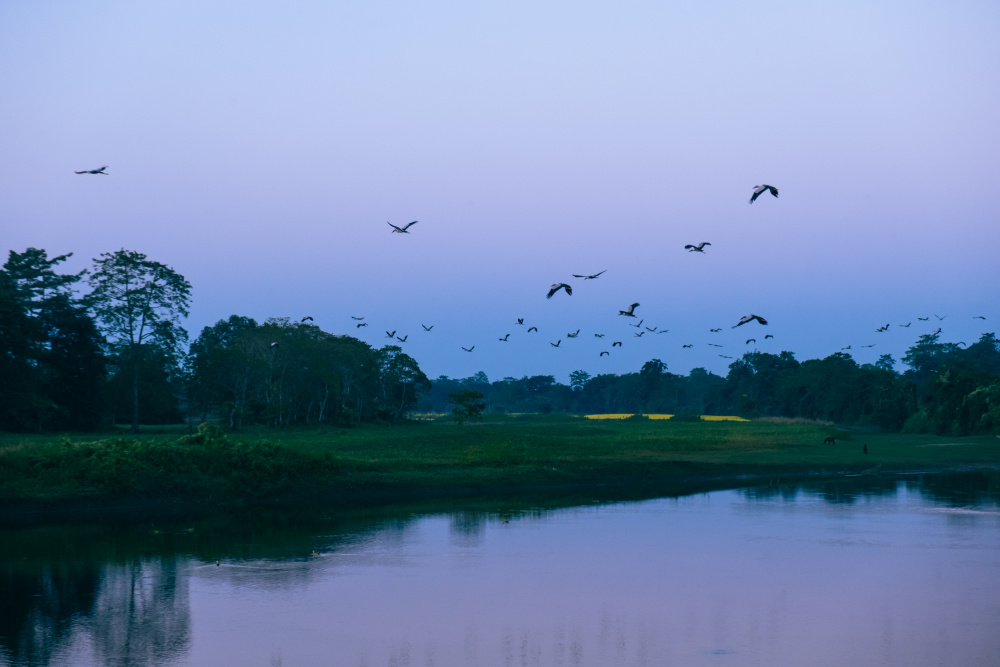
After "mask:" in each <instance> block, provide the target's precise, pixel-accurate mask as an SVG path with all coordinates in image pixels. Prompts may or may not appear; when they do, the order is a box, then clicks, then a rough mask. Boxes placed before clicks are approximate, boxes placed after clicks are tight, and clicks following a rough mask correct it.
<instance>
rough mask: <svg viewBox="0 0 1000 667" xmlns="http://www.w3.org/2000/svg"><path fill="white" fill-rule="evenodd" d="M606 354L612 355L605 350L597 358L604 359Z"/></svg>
mask: <svg viewBox="0 0 1000 667" xmlns="http://www.w3.org/2000/svg"><path fill="white" fill-rule="evenodd" d="M605 354H607V355H610V354H611V353H610V352H608V351H607V350H604V351H603V352H601V353H600V354H599V355H597V356H599V357H603V356H604V355H605Z"/></svg>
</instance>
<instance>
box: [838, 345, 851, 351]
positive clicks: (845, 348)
mask: <svg viewBox="0 0 1000 667" xmlns="http://www.w3.org/2000/svg"><path fill="white" fill-rule="evenodd" d="M840 349H841V350H849V349H851V346H850V345H848V346H847V347H842V348H840Z"/></svg>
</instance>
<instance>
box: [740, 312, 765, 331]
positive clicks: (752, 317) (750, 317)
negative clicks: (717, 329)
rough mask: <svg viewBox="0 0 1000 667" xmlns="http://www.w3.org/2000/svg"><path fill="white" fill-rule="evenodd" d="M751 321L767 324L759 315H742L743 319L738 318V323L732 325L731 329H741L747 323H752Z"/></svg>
mask: <svg viewBox="0 0 1000 667" xmlns="http://www.w3.org/2000/svg"><path fill="white" fill-rule="evenodd" d="M753 320H757V321H758V322H760V323H761V324H767V320H765V319H764V318H763V317H761V316H760V315H744V316H743V317H741V318H740V321H739V322H737V323H736V324H734V325H733V328H734V329H735V328H736V327H741V326H743V325H744V324H746V323H747V322H752V321H753Z"/></svg>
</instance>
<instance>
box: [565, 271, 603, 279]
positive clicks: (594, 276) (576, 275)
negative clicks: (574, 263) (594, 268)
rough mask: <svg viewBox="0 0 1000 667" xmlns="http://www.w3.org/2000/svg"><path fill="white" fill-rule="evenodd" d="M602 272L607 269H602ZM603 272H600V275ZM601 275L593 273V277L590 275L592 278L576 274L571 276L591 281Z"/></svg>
mask: <svg viewBox="0 0 1000 667" xmlns="http://www.w3.org/2000/svg"><path fill="white" fill-rule="evenodd" d="M604 271H607V269H604ZM604 271H601V273H604ZM601 273H595V274H594V275H592V276H581V275H578V274H576V273H574V274H573V277H574V278H583V279H584V280H593V279H595V278H596V277H597V276H599V275H601Z"/></svg>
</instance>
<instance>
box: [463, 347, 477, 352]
mask: <svg viewBox="0 0 1000 667" xmlns="http://www.w3.org/2000/svg"><path fill="white" fill-rule="evenodd" d="M462 349H463V350H465V351H466V352H472V351H473V350H474V349H476V346H475V345H473V346H472V347H465V346H464V345H463V346H462Z"/></svg>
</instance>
